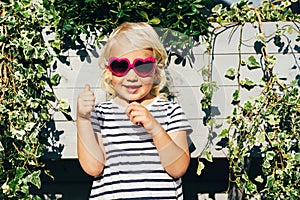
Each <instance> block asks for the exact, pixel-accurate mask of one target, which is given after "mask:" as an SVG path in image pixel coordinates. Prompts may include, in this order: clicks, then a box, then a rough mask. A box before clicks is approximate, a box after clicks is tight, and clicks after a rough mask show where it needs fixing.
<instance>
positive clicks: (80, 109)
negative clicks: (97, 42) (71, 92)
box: [77, 84, 96, 120]
mask: <svg viewBox="0 0 300 200" xmlns="http://www.w3.org/2000/svg"><path fill="white" fill-rule="evenodd" d="M95 99H96V98H95V95H94V93H93V92H92V91H91V86H90V85H89V84H86V85H85V87H84V91H83V92H82V93H81V94H79V96H78V99H77V118H83V119H88V120H89V119H90V115H91V112H92V111H93V109H94V106H95Z"/></svg>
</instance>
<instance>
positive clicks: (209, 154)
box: [204, 151, 213, 162]
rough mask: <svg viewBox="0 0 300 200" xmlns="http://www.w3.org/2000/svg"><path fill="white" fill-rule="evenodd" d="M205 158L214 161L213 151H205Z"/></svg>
mask: <svg viewBox="0 0 300 200" xmlns="http://www.w3.org/2000/svg"><path fill="white" fill-rule="evenodd" d="M204 158H205V159H206V160H207V161H209V162H213V155H212V152H210V151H205V152H204Z"/></svg>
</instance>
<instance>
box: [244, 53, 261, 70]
mask: <svg viewBox="0 0 300 200" xmlns="http://www.w3.org/2000/svg"><path fill="white" fill-rule="evenodd" d="M247 65H248V68H249V69H250V70H252V69H258V68H261V66H260V64H259V62H257V61H256V58H255V57H254V56H250V57H249V58H248V63H247Z"/></svg>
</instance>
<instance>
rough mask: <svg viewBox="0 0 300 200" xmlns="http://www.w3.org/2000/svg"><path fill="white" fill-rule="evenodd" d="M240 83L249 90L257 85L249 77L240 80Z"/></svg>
mask: <svg viewBox="0 0 300 200" xmlns="http://www.w3.org/2000/svg"><path fill="white" fill-rule="evenodd" d="M240 84H241V86H242V87H244V88H246V89H248V90H250V89H252V88H253V87H254V86H255V85H256V84H255V83H254V82H253V81H252V80H250V79H249V78H245V79H242V80H241V81H240Z"/></svg>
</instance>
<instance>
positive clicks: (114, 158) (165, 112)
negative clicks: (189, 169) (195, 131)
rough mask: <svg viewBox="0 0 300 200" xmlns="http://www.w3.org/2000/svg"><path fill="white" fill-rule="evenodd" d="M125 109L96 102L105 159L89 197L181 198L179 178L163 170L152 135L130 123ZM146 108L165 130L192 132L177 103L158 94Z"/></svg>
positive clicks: (97, 129)
mask: <svg viewBox="0 0 300 200" xmlns="http://www.w3.org/2000/svg"><path fill="white" fill-rule="evenodd" d="M125 109H126V108H124V107H120V106H119V105H117V104H116V103H115V102H114V101H113V100H110V101H108V102H105V103H102V104H99V105H97V106H96V107H95V110H94V112H93V113H92V116H91V122H92V125H93V127H94V131H95V133H98V134H101V136H102V139H103V145H104V148H105V151H106V163H105V167H104V170H103V173H102V174H101V175H100V176H99V177H96V178H95V180H94V182H93V185H92V189H91V194H90V199H101V200H102V199H104V200H106V199H107V200H113V199H173V200H174V199H176V200H178V199H183V194H182V183H181V179H180V178H179V179H176V178H173V177H171V176H169V175H168V174H167V173H166V171H164V169H163V167H162V165H161V162H160V159H159V155H158V152H157V150H156V148H155V146H154V144H153V140H152V138H151V135H150V134H148V133H147V132H145V130H144V129H143V127H141V126H137V125H134V124H132V122H131V121H130V120H129V118H128V117H127V115H126V114H125ZM147 109H148V110H149V111H150V112H151V114H152V115H153V116H154V117H155V118H156V119H157V120H158V121H159V122H160V124H161V125H162V126H163V127H164V129H165V130H166V131H167V133H168V134H172V132H174V131H178V130H186V131H187V133H188V134H189V133H191V132H192V128H191V125H190V124H189V122H188V121H187V119H186V116H185V114H184V112H183V111H182V108H181V107H180V106H179V105H178V104H177V103H174V102H170V101H166V100H163V99H160V98H158V97H157V98H156V99H155V101H153V102H152V103H151V105H148V106H147Z"/></svg>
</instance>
